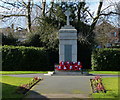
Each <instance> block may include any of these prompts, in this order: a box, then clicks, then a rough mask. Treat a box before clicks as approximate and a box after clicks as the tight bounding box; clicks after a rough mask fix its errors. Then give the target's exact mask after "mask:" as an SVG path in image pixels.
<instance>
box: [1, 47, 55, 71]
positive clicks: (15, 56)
mask: <svg viewBox="0 0 120 100" xmlns="http://www.w3.org/2000/svg"><path fill="white" fill-rule="evenodd" d="M1 50H2V70H4V71H18V70H19V71H22V70H27V71H45V70H53V68H52V67H50V66H49V65H50V60H49V56H48V55H49V54H48V53H47V52H46V50H45V49H44V48H38V47H24V46H2V48H1Z"/></svg>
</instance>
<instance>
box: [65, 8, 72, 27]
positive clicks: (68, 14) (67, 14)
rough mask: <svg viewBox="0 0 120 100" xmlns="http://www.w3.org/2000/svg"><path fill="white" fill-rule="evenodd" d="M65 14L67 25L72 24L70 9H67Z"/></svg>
mask: <svg viewBox="0 0 120 100" xmlns="http://www.w3.org/2000/svg"><path fill="white" fill-rule="evenodd" d="M65 15H66V16H67V25H70V22H69V21H70V18H69V17H70V15H71V13H70V11H69V10H67V11H65Z"/></svg>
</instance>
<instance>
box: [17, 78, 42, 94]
mask: <svg viewBox="0 0 120 100" xmlns="http://www.w3.org/2000/svg"><path fill="white" fill-rule="evenodd" d="M41 80H43V79H42V78H39V77H34V78H33V79H32V81H31V82H29V83H27V84H21V85H20V86H19V87H18V88H17V89H16V92H17V93H22V94H25V93H27V92H28V91H29V90H30V89H31V88H32V87H33V86H34V85H35V84H37V83H38V82H39V81H41Z"/></svg>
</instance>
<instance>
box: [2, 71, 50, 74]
mask: <svg viewBox="0 0 120 100" xmlns="http://www.w3.org/2000/svg"><path fill="white" fill-rule="evenodd" d="M39 73H48V71H0V74H6V75H7V74H39Z"/></svg>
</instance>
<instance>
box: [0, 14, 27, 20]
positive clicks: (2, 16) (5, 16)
mask: <svg viewBox="0 0 120 100" xmlns="http://www.w3.org/2000/svg"><path fill="white" fill-rule="evenodd" d="M0 16H1V17H0V19H3V18H7V17H20V16H24V17H27V16H26V15H16V14H11V15H0Z"/></svg>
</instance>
